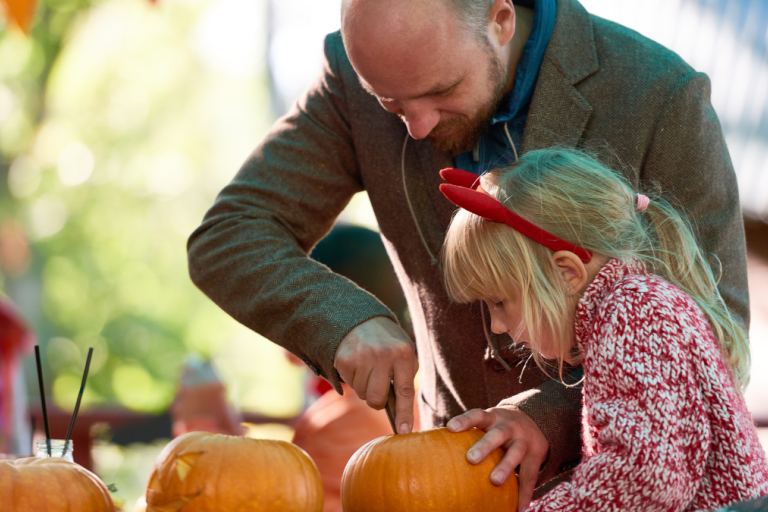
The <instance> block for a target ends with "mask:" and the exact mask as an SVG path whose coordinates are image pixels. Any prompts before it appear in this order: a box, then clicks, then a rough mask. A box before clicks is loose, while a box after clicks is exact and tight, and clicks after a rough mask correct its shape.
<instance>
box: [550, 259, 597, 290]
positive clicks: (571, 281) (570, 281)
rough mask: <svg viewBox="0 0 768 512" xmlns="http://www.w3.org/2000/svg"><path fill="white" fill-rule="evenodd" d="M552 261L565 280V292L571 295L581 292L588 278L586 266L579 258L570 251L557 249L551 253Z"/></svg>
mask: <svg viewBox="0 0 768 512" xmlns="http://www.w3.org/2000/svg"><path fill="white" fill-rule="evenodd" d="M552 261H553V262H554V263H555V265H556V266H557V269H558V271H559V272H560V275H561V276H562V278H563V281H564V282H565V285H566V288H567V291H566V293H567V294H568V295H569V296H573V295H576V294H577V293H579V292H581V290H582V289H583V288H584V287H585V286H586V284H587V280H588V279H589V276H588V274H587V267H586V266H585V265H584V263H583V262H582V261H581V259H579V257H578V256H576V255H575V254H574V253H572V252H571V251H557V252H556V253H555V254H553V255H552Z"/></svg>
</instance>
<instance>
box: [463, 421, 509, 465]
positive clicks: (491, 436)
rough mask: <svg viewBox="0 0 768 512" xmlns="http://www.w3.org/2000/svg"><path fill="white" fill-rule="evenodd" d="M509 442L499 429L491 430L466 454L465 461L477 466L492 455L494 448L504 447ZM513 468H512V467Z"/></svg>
mask: <svg viewBox="0 0 768 512" xmlns="http://www.w3.org/2000/svg"><path fill="white" fill-rule="evenodd" d="M507 441H509V438H508V436H507V434H505V433H504V432H503V431H502V430H501V429H498V428H492V429H490V430H489V431H487V432H486V433H485V435H484V436H483V437H482V439H480V440H479V441H478V442H476V443H475V445H474V446H473V447H472V448H470V449H469V451H468V452H467V460H468V461H469V462H471V463H472V464H477V463H479V462H482V461H483V460H485V458H486V457H487V456H488V455H490V454H491V453H493V451H494V450H495V449H496V448H499V447H500V446H504V444H505V443H506V442H507ZM512 467H514V466H512Z"/></svg>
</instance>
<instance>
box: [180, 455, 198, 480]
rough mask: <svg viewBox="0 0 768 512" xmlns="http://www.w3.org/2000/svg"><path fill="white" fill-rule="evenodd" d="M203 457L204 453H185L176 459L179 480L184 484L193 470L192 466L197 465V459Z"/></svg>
mask: <svg viewBox="0 0 768 512" xmlns="http://www.w3.org/2000/svg"><path fill="white" fill-rule="evenodd" d="M202 455H203V453H202V452H196V453H185V454H184V455H179V456H178V457H177V458H176V474H177V475H179V480H181V481H182V482H183V481H184V479H185V478H187V474H188V473H189V472H190V471H191V470H192V466H194V465H195V463H197V459H199V458H200V457H201V456H202Z"/></svg>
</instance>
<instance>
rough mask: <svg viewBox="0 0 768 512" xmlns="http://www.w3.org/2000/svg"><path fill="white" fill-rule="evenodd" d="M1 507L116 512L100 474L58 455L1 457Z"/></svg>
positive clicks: (24, 511)
mask: <svg viewBox="0 0 768 512" xmlns="http://www.w3.org/2000/svg"><path fill="white" fill-rule="evenodd" d="M0 508H2V510H12V511H13V512H70V511H72V510H83V511H85V510H87V511H88V512H115V505H114V503H113V502H112V498H111V497H110V496H109V491H107V488H106V486H105V485H104V484H103V483H102V481H101V480H99V477H97V476H96V475H94V474H93V473H91V472H90V471H88V470H87V469H85V468H84V467H82V466H80V465H78V464H74V463H72V462H69V461H66V460H64V459H60V458H51V459H38V458H35V457H27V458H25V459H17V460H0Z"/></svg>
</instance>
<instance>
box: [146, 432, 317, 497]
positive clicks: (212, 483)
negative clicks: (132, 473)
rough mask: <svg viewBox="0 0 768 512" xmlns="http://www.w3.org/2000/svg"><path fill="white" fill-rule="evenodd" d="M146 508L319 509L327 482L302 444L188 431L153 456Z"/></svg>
mask: <svg viewBox="0 0 768 512" xmlns="http://www.w3.org/2000/svg"><path fill="white" fill-rule="evenodd" d="M145 496H146V501H147V512H176V511H182V512H204V511H205V512H208V511H212V510H215V511H217V512H229V511H233V512H234V511H238V512H262V511H263V512H266V511H270V512H299V511H300V512H321V511H322V510H323V487H322V484H321V482H320V474H319V473H318V471H317V467H316V466H315V463H314V462H312V459H310V458H309V456H308V455H307V454H306V453H304V451H303V450H302V449H301V448H298V447H297V446H294V445H292V444H291V443H286V442H285V441H276V440H269V439H251V438H248V437H241V436H228V435H222V434H210V433H208V432H190V433H188V434H184V435H183V436H180V437H177V438H176V439H174V440H173V441H171V442H170V443H169V444H168V445H167V446H166V447H165V448H164V449H163V451H162V452H161V453H160V455H159V456H158V457H157V460H156V461H155V466H154V469H153V471H152V475H151V476H150V478H149V485H148V486H147V492H146V495H145Z"/></svg>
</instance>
